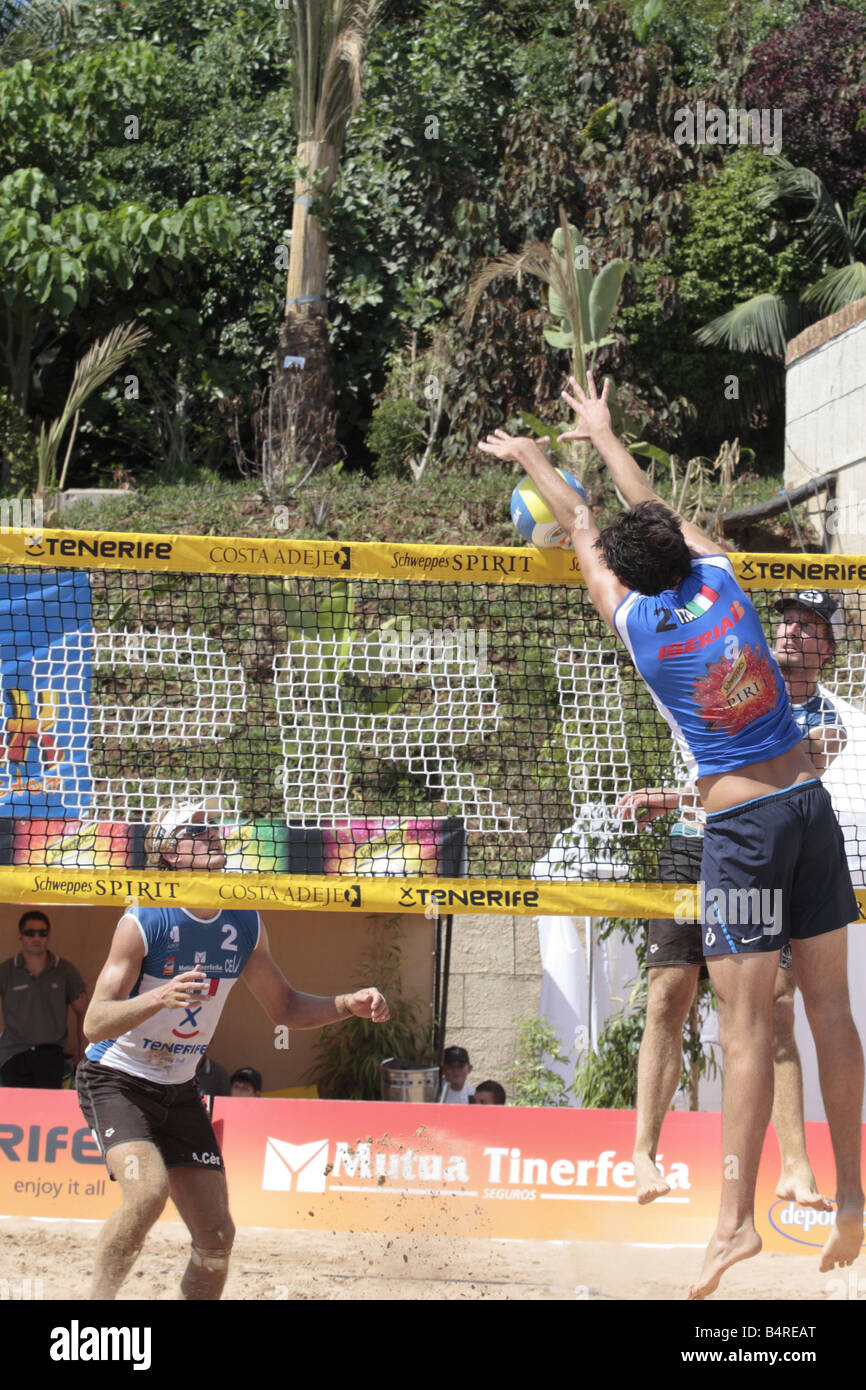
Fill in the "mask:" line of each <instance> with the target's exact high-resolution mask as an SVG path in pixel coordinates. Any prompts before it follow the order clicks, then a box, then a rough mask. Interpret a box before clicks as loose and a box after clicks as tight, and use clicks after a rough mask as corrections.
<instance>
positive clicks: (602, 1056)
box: [573, 991, 646, 1110]
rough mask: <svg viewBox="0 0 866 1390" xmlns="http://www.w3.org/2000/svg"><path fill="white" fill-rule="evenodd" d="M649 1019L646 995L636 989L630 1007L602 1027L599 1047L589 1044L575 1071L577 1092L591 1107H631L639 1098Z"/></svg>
mask: <svg viewBox="0 0 866 1390" xmlns="http://www.w3.org/2000/svg"><path fill="white" fill-rule="evenodd" d="M645 1022H646V995H645V993H644V992H640V993H638V991H635V993H634V994H633V995H632V997H631V999H630V1000H629V1003H628V1006H627V1008H625V1009H623V1010H621V1011H620V1012H619V1013H617V1014H612V1015H611V1017H610V1018H609V1019H608V1020H607V1022H606V1023H605V1025H604V1028H603V1029H602V1030H601V1033H600V1034H599V1038H598V1051H597V1052H593V1050H592V1048H591V1047H589V1045H587V1046H586V1047H585V1048H584V1049H583V1050H582V1051H581V1053H580V1054H579V1057H578V1062H577V1066H576V1068H575V1072H574V1086H573V1090H574V1094H575V1096H577V1097H579V1099H580V1103H581V1105H584V1106H586V1107H587V1109H590V1110H631V1109H633V1108H634V1104H635V1101H636V1099H637V1057H638V1052H639V1051H640V1044H641V1038H642V1037H643V1031H644V1024H645Z"/></svg>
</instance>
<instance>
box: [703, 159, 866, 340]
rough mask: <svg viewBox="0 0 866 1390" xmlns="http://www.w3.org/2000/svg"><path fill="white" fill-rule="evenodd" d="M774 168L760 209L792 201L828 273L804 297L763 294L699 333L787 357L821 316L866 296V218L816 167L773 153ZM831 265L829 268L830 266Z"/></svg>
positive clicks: (761, 194)
mask: <svg viewBox="0 0 866 1390" xmlns="http://www.w3.org/2000/svg"><path fill="white" fill-rule="evenodd" d="M769 157H770V159H771V160H772V164H773V166H774V167H773V172H772V173H771V174H770V175H769V176H768V177H767V179H766V180H765V181H764V183H763V184H762V185H761V187H760V188H759V190H758V193H757V202H758V206H759V207H763V208H768V207H771V206H772V205H773V204H774V203H777V202H784V203H787V204H789V205H790V207H791V209H792V211H794V212H795V213H796V211H797V210H798V209H799V216H796V217H795V220H796V221H799V222H803V223H805V225H806V233H807V242H806V247H807V250H808V251H809V253H810V254H811V256H812V257H813V259H814V260H815V262H816V264H817V265H819V266H821V268H822V269H823V271H824V273H823V274H822V276H821V278H820V279H819V280H817V281H816V283H815V284H813V285H810V287H809V288H808V289H807V290H805V291H804V292H803V293H802V294H801V295H800V296H799V297H798V296H797V295H794V294H757V295H753V297H752V298H751V299H747V300H746V301H745V302H744V303H743V304H737V305H736V306H735V308H733V309H730V310H729V311H728V313H726V314H720V315H719V317H718V318H715V319H713V320H712V321H711V322H710V323H708V324H706V325H705V326H704V327H703V328H700V329H698V331H697V333H696V334H695V337H696V338H697V340H698V342H699V343H702V344H704V345H705V346H707V347H717V346H719V345H720V344H722V345H724V346H725V347H728V348H731V349H733V351H735V352H758V353H762V354H763V355H764V356H766V357H774V358H778V359H779V360H781V361H784V357H785V349H786V347H787V345H788V343H789V341H790V340H791V338H793V337H795V336H796V334H797V333H799V332H800V331H801V329H803V328H805V327H806V326H807V324H809V323H811V322H813V321H814V320H815V318H817V317H818V314H819V313H820V314H822V315H823V314H833V313H835V312H836V311H837V310H838V309H842V308H844V306H845V305H846V304H852V303H853V302H854V300H855V299H861V298H862V297H863V296H864V295H866V216H864V214H863V213H859V214H854V213H851V212H848V213H845V212H843V211H842V208H841V207H840V206H839V204H838V203H836V202H834V201H833V199H832V198H831V197H830V194H829V193H828V192H827V189H826V188H825V187H824V184H823V183H822V182H821V180H820V179H819V178H818V175H817V174H814V173H813V172H812V170H811V169H803V168H797V167H795V165H793V164H792V163H791V162H790V160H788V159H785V158H784V156H782V155H772V156H769ZM828 267H829V268H828Z"/></svg>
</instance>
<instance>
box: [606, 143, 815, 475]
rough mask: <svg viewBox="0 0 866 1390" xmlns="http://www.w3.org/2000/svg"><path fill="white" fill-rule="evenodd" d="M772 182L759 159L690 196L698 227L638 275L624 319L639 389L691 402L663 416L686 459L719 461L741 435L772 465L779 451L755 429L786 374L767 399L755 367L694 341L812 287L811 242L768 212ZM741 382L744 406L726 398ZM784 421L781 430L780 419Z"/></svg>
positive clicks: (731, 163) (664, 434) (663, 435)
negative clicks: (727, 319)
mask: <svg viewBox="0 0 866 1390" xmlns="http://www.w3.org/2000/svg"><path fill="white" fill-rule="evenodd" d="M766 173H767V164H766V159H765V156H763V155H762V154H760V153H759V152H758V151H755V150H739V151H737V152H736V153H734V154H732V155H730V156H729V157H728V158H726V160H725V162H724V164H723V165H722V167H721V170H720V171H719V172H718V173H717V174H716V176H715V177H714V178H711V179H710V180H709V181H708V182H707V183H705V184H703V185H695V186H694V187H693V188H692V189H691V190H690V191H689V196H688V212H689V225H688V228H687V229H686V230H685V231H684V232H683V233H682V234H681V235H680V236H679V237H678V239H677V241H676V242H675V244H674V246H673V247H672V248H671V250H670V251H669V253H668V254H667V255H666V256H659V257H655V258H652V259H648V260H645V261H644V262H643V264H642V265H641V266H640V267H639V269H638V270H637V271H636V272H635V281H636V294H635V301H634V303H633V304H632V305H630V306H628V307H626V308H624V309H623V310H622V311H621V315H620V323H621V325H622V327H623V329H624V331H625V332H626V333H628V335H629V339H630V341H631V342H632V344H633V352H632V356H633V361H634V366H635V376H636V378H637V380H638V381H639V382H640V383H641V385H643V386H644V389H645V390H649V391H656V390H658V391H660V392H661V394H662V397H663V398H666V399H667V400H668V401H674V402H675V401H677V400H678V401H680V402H681V406H680V409H679V411H678V412H676V413H674V412H671V411H670V408H667V412H666V411H665V410H663V411H662V412H661V413H660V414H661V419H660V423H661V425H662V429H661V430H658V429H656V430H655V431H654V433H655V434H656V437H657V439H658V441H659V442H661V443H663V444H664V445H665V446H666V447H667V448H670V447H672V446H673V445H674V444H676V446H677V447H678V451H680V452H685V453H688V454H699V453H704V454H709V455H712V454H714V453H715V450H716V448H717V443H716V441H717V440H718V439H719V438H720V437H724V436H725V435H733V434H738V433H739V434H740V435H741V437H743V436H745V437H746V438H749V442H750V443H753V445H754V446H756V447H757V446H761V447H762V450H763V452H764V455H765V459H766V455H767V452H768V449H769V447H770V443H768V441H767V439H766V436H765V437H764V438H763V439H762V437H761V436H760V435H759V434H756V433H752V434H750V433H749V432H748V422H749V420H752V421H753V422H754V423H755V424H757V423H758V416H756V415H755V414H753V412H754V411H756V410H757V409H758V408H763V409H766V407H767V406H768V405H769V406H770V408H772V407H773V405H774V402H775V403H778V401H779V399H780V388H781V386H782V384H783V382H782V379H780V376H779V373H776V378H775V392H774V391H773V389H772V387H773V381H772V379H771V382H770V385H769V386H768V385H767V384H766V383H765V384H764V386H763V389H762V388H761V382H760V377H759V372H758V369H757V367H756V366H755V364H754V363H753V362H752V361H750V360H749V359H748V358H747V357H745V356H744V355H743V354H741V353H735V352H732V351H722V352H719V351H718V350H716V351H714V352H713V353H708V352H707V351H706V350H705V349H703V348H701V347H699V346H698V345H697V343H696V342H695V340H694V336H693V335H694V334H695V333H696V332H697V331H698V330H699V329H700V328H702V327H703V325H704V324H705V323H707V322H708V320H710V319H712V318H713V317H715V316H716V315H718V314H721V313H723V312H724V311H725V310H727V309H729V308H730V307H731V305H732V304H735V303H738V302H740V301H742V300H746V299H749V298H751V297H752V296H753V295H756V294H785V293H790V292H792V291H794V290H796V288H797V287H798V286H799V285H803V284H805V283H808V276H809V261H808V257H807V255H806V251H805V238H804V236H803V233H802V232H800V231H798V230H797V229H796V228H795V227H793V226H792V225H791V224H789V223H787V222H785V221H784V220H783V219H781V218H779V217H778V216H777V215H775V214H774V212H773V211H772V210H770V209H767V208H762V207H760V206H759V204H758V201H757V193H758V190H759V189H760V187H761V186H762V183H763V181H764V178H765V177H766ZM731 374H733V375H735V376H736V377H737V378H738V380H739V387H740V402H739V403H738V402H737V401H727V400H726V398H725V380H726V378H727V377H728V376H730V375H731ZM744 403H745V410H744V409H743V404H744ZM776 408H777V412H778V407H777V406H776ZM744 414H745V415H746V420H745V421H744V418H743V416H744ZM775 419H776V423H777V426H779V425H780V417H779V415H778V413H777V414H776V416H775ZM770 442H771V441H770Z"/></svg>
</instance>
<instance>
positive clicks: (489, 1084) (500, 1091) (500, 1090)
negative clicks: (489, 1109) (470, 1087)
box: [475, 1081, 505, 1105]
mask: <svg viewBox="0 0 866 1390" xmlns="http://www.w3.org/2000/svg"><path fill="white" fill-rule="evenodd" d="M479 1091H489V1092H490V1094H491V1095H492V1097H493V1104H494V1105H504V1104H505V1087H504V1086H500V1084H499V1082H498V1081H482V1082H481V1084H480V1086H476V1087H475V1094H476V1096H477V1095H478V1092H479Z"/></svg>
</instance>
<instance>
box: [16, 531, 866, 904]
mask: <svg viewBox="0 0 866 1390" xmlns="http://www.w3.org/2000/svg"><path fill="white" fill-rule="evenodd" d="M732 559H733V561H734V565H735V568H736V571H737V574H738V577H739V579H740V581H741V583H742V584H743V586H744V587H745V588H747V589H748V590H750V591H751V595H752V598H753V599H754V601H755V603H756V605H757V607H758V610H759V612H760V613H761V616H762V618H763V619H764V623H765V630H766V631H767V635H768V638H769V640H770V642H771V645H772V642H773V640H774V633H775V630H776V624H777V622H778V614H777V613H776V611H775V608H774V605H775V604H776V602H777V601H778V600H779V599H780V597H785V598H789V597H790V598H795V597H796V595H797V593H798V592H802V591H804V590H809V591H812V590H823V591H829V592H833V593H834V594H835V596H836V597H837V598H838V600H839V601H840V603H841V604H842V605H843V609H842V611H843V614H844V624H845V626H844V637H843V638H842V640H840V641H839V642H838V643H837V645H836V648H835V651H834V652H833V653H832V655H831V656H830V658H829V659H828V660H827V662H826V664H825V665H824V667H823V669H822V671H821V674H820V676H819V680H820V683H821V686H820V688H821V690H822V691H823V692H824V694H825V696H826V697H827V698H828V699H830V700H831V701H832V702H833V704H834V706H835V708H836V709H837V710H838V718H839V722H840V723H841V725H842V726H843V727H844V730H845V737H844V740H843V742H844V746H843V747H841V749H840V750H839V751H838V754H837V755H835V756H833V758H832V762H831V765H830V767H829V769H828V772H827V774H826V776H825V781H826V783H827V785H828V786H829V788H830V791H831V795H832V796H833V799H834V804H835V805H836V810H837V814H838V815H839V818H840V821H841V823H842V825H843V829H844V831H845V836H846V845H847V848H848V853H849V862H850V863H851V867H852V871H853V873H854V876H855V886H856V887H857V888H858V889H859V888H862V887H863V884H864V878H863V874H864V871H866V807H864V794H863V788H864V786H866V714H864V713H863V701H864V693H866V646H864V636H866V631H864V619H863V617H862V616H861V615H863V614H864V613H866V602H864V599H866V558H864V557H857V556H853V557H852V556H848V557H840V556H818V555H794V556H779V555H740V556H733V557H732ZM704 601H705V603H706V602H708V603H710V604H711V603H712V602H713V598H712V595H710V596H709V597H708V598H707V599H705V600H704ZM658 616H659V629H658V630H659V641H660V643H661V644H662V645H665V646H666V647H668V648H669V650H670V654H671V655H676V652H677V648H678V647H679V649H680V650H682V644H685V643H687V642H688V640H689V639H688V631H687V624H688V621H689V617H688V615H677V614H671V613H666V612H665V610H663V609H662V608H661V607H660V609H659V615H658ZM726 621H729V619H728V618H727V617H726V615H725V614H722V613H720V614H719V625H720V629H721V631H724V627H723V626H722V625H723V624H724V623H725V622H726ZM0 632H2V653H0V662H2V667H0V679H2V690H3V702H4V709H3V716H2V725H0V889H2V892H3V896H4V898H5V899H6V900H7V901H18V902H44V903H53V902H84V903H103V904H104V903H123V902H126V901H138V902H141V903H142V904H145V905H147V904H151V905H170V904H172V903H175V904H178V905H184V906H190V907H196V906H200V907H211V906H226V905H232V906H235V907H261V908H269V909H275V908H278V909H283V908H284V909H288V908H296V909H297V908H302V909H312V910H330V911H335V910H347V909H352V910H360V911H369V912H392V911H400V912H427V913H428V914H429V915H432V914H434V913H443V914H445V913H451V912H514V913H529V914H535V913H563V914H583V915H602V916H611V917H635V916H638V917H640V916H658V915H672V914H673V910H674V903H675V901H676V905H677V908H678V910H679V911H682V902H683V899H682V894H679V896H678V897H676V899H675V894H677V892H678V890H676V889H675V888H674V887H672V886H671V885H663V884H660V883H659V882H658V881H657V861H658V854H659V849H660V847H661V845H662V844H663V843H664V841H665V839H666V837H667V836H668V834H669V833H670V832H671V830H672V828H673V826H674V824H677V825H678V826H679V828H683V823H684V820H685V821H688V820H689V812H688V810H687V809H686V808H679V809H672V810H671V812H670V813H669V814H668V815H666V816H662V817H660V818H658V819H656V820H654V821H652V822H651V823H648V824H645V825H642V824H640V823H639V822H638V820H637V819H636V818H635V817H634V815H629V814H627V813H624V808H623V806H622V804H621V803H622V801H623V798H624V797H626V796H627V794H628V793H630V792H633V791H635V790H636V789H638V788H642V787H650V786H651V787H654V788H661V787H667V788H679V787H684V785H685V770H684V767H683V765H682V763H681V762H680V760H679V757H678V755H677V753H676V751H675V748H674V745H673V743H672V740H671V737H670V733H669V731H668V728H667V725H666V724H665V723H664V721H663V720H662V718H661V716H660V715H659V713H658V711H657V710H656V707H655V705H654V704H653V701H652V698H651V696H650V695H649V692H648V691H647V689H646V687H645V686H644V685H643V683H642V682H641V681H640V680H639V679H638V678H637V676H636V674H635V672H634V669H633V667H632V664H631V661H630V659H629V657H628V654H627V652H626V651H625V650H624V649H623V648H622V647H621V645H620V644H618V643H617V642H616V641H615V639H614V638H613V636H612V635H611V633H610V632H609V631H608V629H607V628H606V627H605V625H604V624H603V623H602V622H601V620H600V619H599V617H598V615H597V614H596V612H595V609H594V608H593V606H592V603H591V602H590V600H589V597H588V595H587V592H586V589H585V587H584V585H583V582H582V579H581V576H580V572H579V568H578V566H577V561H576V559H575V557H574V555H573V553H572V552H571V551H567V552H563V551H546V552H542V551H538V550H535V549H534V548H525V549H494V548H485V547H481V548H469V547H467V548H460V547H422V546H408V545H407V546H395V545H384V544H383V545H369V544H354V543H348V544H335V543H328V542H320V541H289V540H266V541H265V540H245V539H226V538H221V537H211V536H205V537H181V536H161V535H154V536H139V535H126V534H116V535H110V534H107V533H88V532H63V531H44V532H41V533H40V532H32V533H23V534H22V533H6V534H3V535H0ZM706 680H707V681H708V682H709V685H710V686H712V685H713V683H714V682H715V683H716V684H723V686H724V690H723V694H724V700H725V703H726V705H727V706H728V707H729V708H730V709H731V710H732V711H734V712H735V711H736V707H737V704H738V702H739V701H741V700H743V699H745V698H746V695H749V694H750V693H753V691H752V686H750V683H754V681H755V680H760V673H759V672H756V671H755V670H754V669H753V668H752V666H751V665H750V662H749V660H748V656H747V654H740V659H738V660H736V661H733V662H731V663H729V665H728V666H726V669H725V670H724V671H721V670H719V671H716V670H715V669H713V668H708V671H707V675H706ZM732 718H733V719H734V720H735V718H736V715H735V713H733V714H732ZM193 806H195V807H200V808H202V809H201V811H200V812H199V815H200V816H201V817H202V818H203V819H205V820H206V821H207V822H209V823H210V824H212V825H216V826H218V827H219V829H220V834H221V837H222V840H223V844H224V848H225V853H226V864H225V869H224V870H222V871H221V872H214V873H208V872H201V871H198V870H192V869H182V868H178V867H176V866H175V867H172V866H171V865H169V864H167V863H166V862H165V861H164V860H161V859H160V857H159V855H158V854H157V855H155V854H154V852H153V836H152V834H151V832H152V829H153V827H154V825H155V824H158V823H161V818H163V817H164V816H165V814H166V812H167V811H171V810H172V809H173V808H174V809H177V808H181V810H183V809H184V808H190V807H193ZM692 814H693V813H692ZM686 828H687V829H688V826H686ZM861 860H862V865H861ZM864 898H866V895H864Z"/></svg>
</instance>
